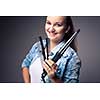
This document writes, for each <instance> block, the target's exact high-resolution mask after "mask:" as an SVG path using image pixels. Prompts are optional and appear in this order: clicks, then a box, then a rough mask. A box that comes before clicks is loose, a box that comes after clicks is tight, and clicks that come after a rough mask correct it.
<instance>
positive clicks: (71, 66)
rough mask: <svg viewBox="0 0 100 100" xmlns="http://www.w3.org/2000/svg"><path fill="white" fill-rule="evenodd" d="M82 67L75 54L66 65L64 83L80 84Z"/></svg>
mask: <svg viewBox="0 0 100 100" xmlns="http://www.w3.org/2000/svg"><path fill="white" fill-rule="evenodd" d="M80 67H81V61H80V59H79V57H78V55H77V53H74V54H73V55H72V56H71V57H70V59H69V60H68V62H67V64H66V67H65V71H64V75H63V81H64V83H66V82H67V83H78V82H79V74H80Z"/></svg>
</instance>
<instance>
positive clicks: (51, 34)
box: [49, 32, 57, 36]
mask: <svg viewBox="0 0 100 100" xmlns="http://www.w3.org/2000/svg"><path fill="white" fill-rule="evenodd" d="M49 34H50V36H55V35H56V34H57V33H50V32H49Z"/></svg>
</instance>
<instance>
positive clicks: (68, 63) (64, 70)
mask: <svg viewBox="0 0 100 100" xmlns="http://www.w3.org/2000/svg"><path fill="white" fill-rule="evenodd" d="M43 43H44V46H45V44H46V42H45V40H43ZM64 43H65V42H64V41H63V42H61V43H59V44H58V45H57V46H56V47H55V48H54V49H53V50H52V51H51V52H50V53H49V58H50V59H52V58H53V57H54V56H55V54H56V52H57V51H58V50H59V49H60V48H61V47H62V45H63V44H64ZM40 52H41V48H40V43H39V42H37V43H35V44H34V45H33V46H32V48H31V50H30V51H29V53H28V54H27V55H26V57H25V59H24V60H23V62H22V67H27V68H29V66H30V65H31V63H32V62H34V61H35V60H36V59H37V58H38V57H39V56H40ZM56 64H57V66H58V68H57V71H56V76H57V77H58V78H59V79H61V80H62V81H63V82H64V83H77V82H79V74H80V67H81V61H80V59H79V56H78V54H77V52H75V51H74V50H73V49H72V48H71V47H68V49H67V50H66V51H65V52H64V54H63V56H62V57H61V58H60V59H59V60H58V61H57V63H56ZM45 81H46V83H51V80H50V78H49V77H48V76H46V77H45Z"/></svg>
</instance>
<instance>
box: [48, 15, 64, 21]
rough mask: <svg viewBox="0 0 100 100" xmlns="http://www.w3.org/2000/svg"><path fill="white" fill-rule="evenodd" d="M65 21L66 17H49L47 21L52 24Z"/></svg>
mask: <svg viewBox="0 0 100 100" xmlns="http://www.w3.org/2000/svg"><path fill="white" fill-rule="evenodd" d="M65 19H66V17H65V16H47V20H48V21H52V22H65Z"/></svg>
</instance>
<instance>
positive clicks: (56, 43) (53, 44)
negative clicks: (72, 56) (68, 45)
mask: <svg viewBox="0 0 100 100" xmlns="http://www.w3.org/2000/svg"><path fill="white" fill-rule="evenodd" d="M58 44H59V42H55V41H50V51H51V50H52V49H53V48H54V47H56V45H58Z"/></svg>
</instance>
